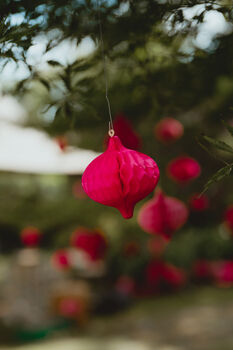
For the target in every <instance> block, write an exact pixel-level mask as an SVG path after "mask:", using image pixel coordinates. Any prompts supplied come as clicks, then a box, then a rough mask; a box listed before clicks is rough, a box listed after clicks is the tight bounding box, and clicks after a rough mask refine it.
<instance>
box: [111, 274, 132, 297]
mask: <svg viewBox="0 0 233 350" xmlns="http://www.w3.org/2000/svg"><path fill="white" fill-rule="evenodd" d="M115 289H116V291H117V292H118V293H119V294H122V295H126V296H128V295H132V294H133V293H134V289H135V282H134V280H133V278H132V277H129V276H120V277H119V278H118V280H117V281H116V285H115Z"/></svg>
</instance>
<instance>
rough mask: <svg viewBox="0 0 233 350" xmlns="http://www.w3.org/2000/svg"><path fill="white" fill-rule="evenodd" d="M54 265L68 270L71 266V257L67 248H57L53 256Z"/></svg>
mask: <svg viewBox="0 0 233 350" xmlns="http://www.w3.org/2000/svg"><path fill="white" fill-rule="evenodd" d="M52 263H53V265H54V266H55V267H56V268H57V269H59V270H67V269H69V268H70V266H71V263H70V257H69V254H68V252H67V251H66V250H65V249H59V250H57V251H56V252H55V253H54V254H53V256H52Z"/></svg>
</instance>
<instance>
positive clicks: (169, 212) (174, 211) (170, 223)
mask: <svg viewBox="0 0 233 350" xmlns="http://www.w3.org/2000/svg"><path fill="white" fill-rule="evenodd" d="M187 218H188V209H187V207H186V206H185V204H184V203H183V202H181V201H180V200H179V199H177V198H174V197H168V196H166V195H164V194H163V192H162V191H161V190H159V191H157V192H156V193H155V195H154V198H152V199H151V200H149V201H148V202H147V203H145V204H144V205H143V206H142V207H141V209H140V211H139V215H138V223H139V225H140V226H141V227H142V229H143V230H144V231H145V232H148V233H152V234H159V235H162V236H163V237H165V238H166V239H170V238H171V235H172V234H173V233H174V232H175V231H177V230H179V229H180V228H181V227H182V226H183V225H184V224H185V223H186V221H187Z"/></svg>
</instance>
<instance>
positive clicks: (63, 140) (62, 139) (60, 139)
mask: <svg viewBox="0 0 233 350" xmlns="http://www.w3.org/2000/svg"><path fill="white" fill-rule="evenodd" d="M55 141H56V143H57V145H58V146H59V148H60V150H61V151H62V152H64V151H65V150H66V148H67V146H68V143H67V139H66V137H65V136H57V137H56V138H55Z"/></svg>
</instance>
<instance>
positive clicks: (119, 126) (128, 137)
mask: <svg viewBox="0 0 233 350" xmlns="http://www.w3.org/2000/svg"><path fill="white" fill-rule="evenodd" d="M113 129H114V131H115V135H116V136H118V137H119V139H120V140H121V142H122V144H123V145H124V146H125V147H126V148H130V149H133V150H135V151H138V150H139V149H140V148H141V138H140V137H139V136H138V134H137V133H136V132H135V131H134V130H133V127H132V125H131V123H130V121H129V120H128V119H127V118H126V117H125V116H124V114H117V115H116V116H115V118H114V121H113ZM109 140H110V137H109V136H108V137H107V139H106V144H107V145H108V143H109Z"/></svg>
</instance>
